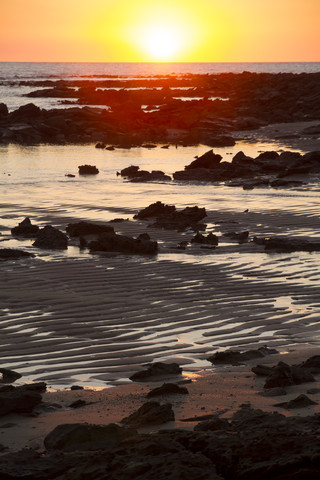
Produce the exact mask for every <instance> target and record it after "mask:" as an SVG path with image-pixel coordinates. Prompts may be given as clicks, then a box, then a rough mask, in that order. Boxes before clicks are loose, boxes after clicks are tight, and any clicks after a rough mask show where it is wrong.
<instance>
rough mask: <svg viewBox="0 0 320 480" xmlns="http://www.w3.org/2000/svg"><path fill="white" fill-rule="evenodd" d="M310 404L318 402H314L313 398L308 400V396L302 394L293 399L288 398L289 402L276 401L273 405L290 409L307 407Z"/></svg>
mask: <svg viewBox="0 0 320 480" xmlns="http://www.w3.org/2000/svg"><path fill="white" fill-rule="evenodd" d="M310 405H318V404H317V402H314V401H313V400H310V398H309V397H307V396H306V395H303V394H302V395H299V396H298V397H296V398H294V399H293V400H290V401H289V402H281V403H276V404H275V405H274V406H275V407H281V408H286V409H288V410H291V409H293V408H305V407H309V406H310Z"/></svg>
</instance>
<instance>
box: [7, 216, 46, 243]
mask: <svg viewBox="0 0 320 480" xmlns="http://www.w3.org/2000/svg"><path fill="white" fill-rule="evenodd" d="M11 233H12V235H17V236H22V237H31V238H32V237H36V236H37V235H38V233H39V227H38V225H32V223H31V220H30V218H29V217H26V218H25V219H24V220H22V222H20V223H19V224H18V226H17V227H13V228H12V229H11Z"/></svg>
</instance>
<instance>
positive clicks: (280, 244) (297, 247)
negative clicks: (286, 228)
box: [254, 237, 320, 252]
mask: <svg viewBox="0 0 320 480" xmlns="http://www.w3.org/2000/svg"><path fill="white" fill-rule="evenodd" d="M254 241H255V240H254ZM263 243H264V245H265V250H266V251H270V250H276V251H277V252H301V251H303V252H319V251H320V242H315V241H312V242H309V241H307V240H300V239H299V238H282V237H271V238H269V239H266V240H264V242H263Z"/></svg>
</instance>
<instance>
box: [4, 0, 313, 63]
mask: <svg viewBox="0 0 320 480" xmlns="http://www.w3.org/2000/svg"><path fill="white" fill-rule="evenodd" d="M319 24H320V0H220V1H215V0H162V1H152V0H55V1H51V0H50V1H49V0H0V61H13V62H14V61H22V62H23V61H25V62H28V61H32V62H41V61H48V62H149V61H175V62H294V61H301V62H312V61H320V54H319V53H320V48H319V46H320V34H319Z"/></svg>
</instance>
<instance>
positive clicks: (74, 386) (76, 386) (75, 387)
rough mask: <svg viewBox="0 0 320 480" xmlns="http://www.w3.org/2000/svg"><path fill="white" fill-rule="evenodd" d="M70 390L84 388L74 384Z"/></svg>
mask: <svg viewBox="0 0 320 480" xmlns="http://www.w3.org/2000/svg"><path fill="white" fill-rule="evenodd" d="M70 390H83V387H82V386H81V385H72V386H71V387H70Z"/></svg>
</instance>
